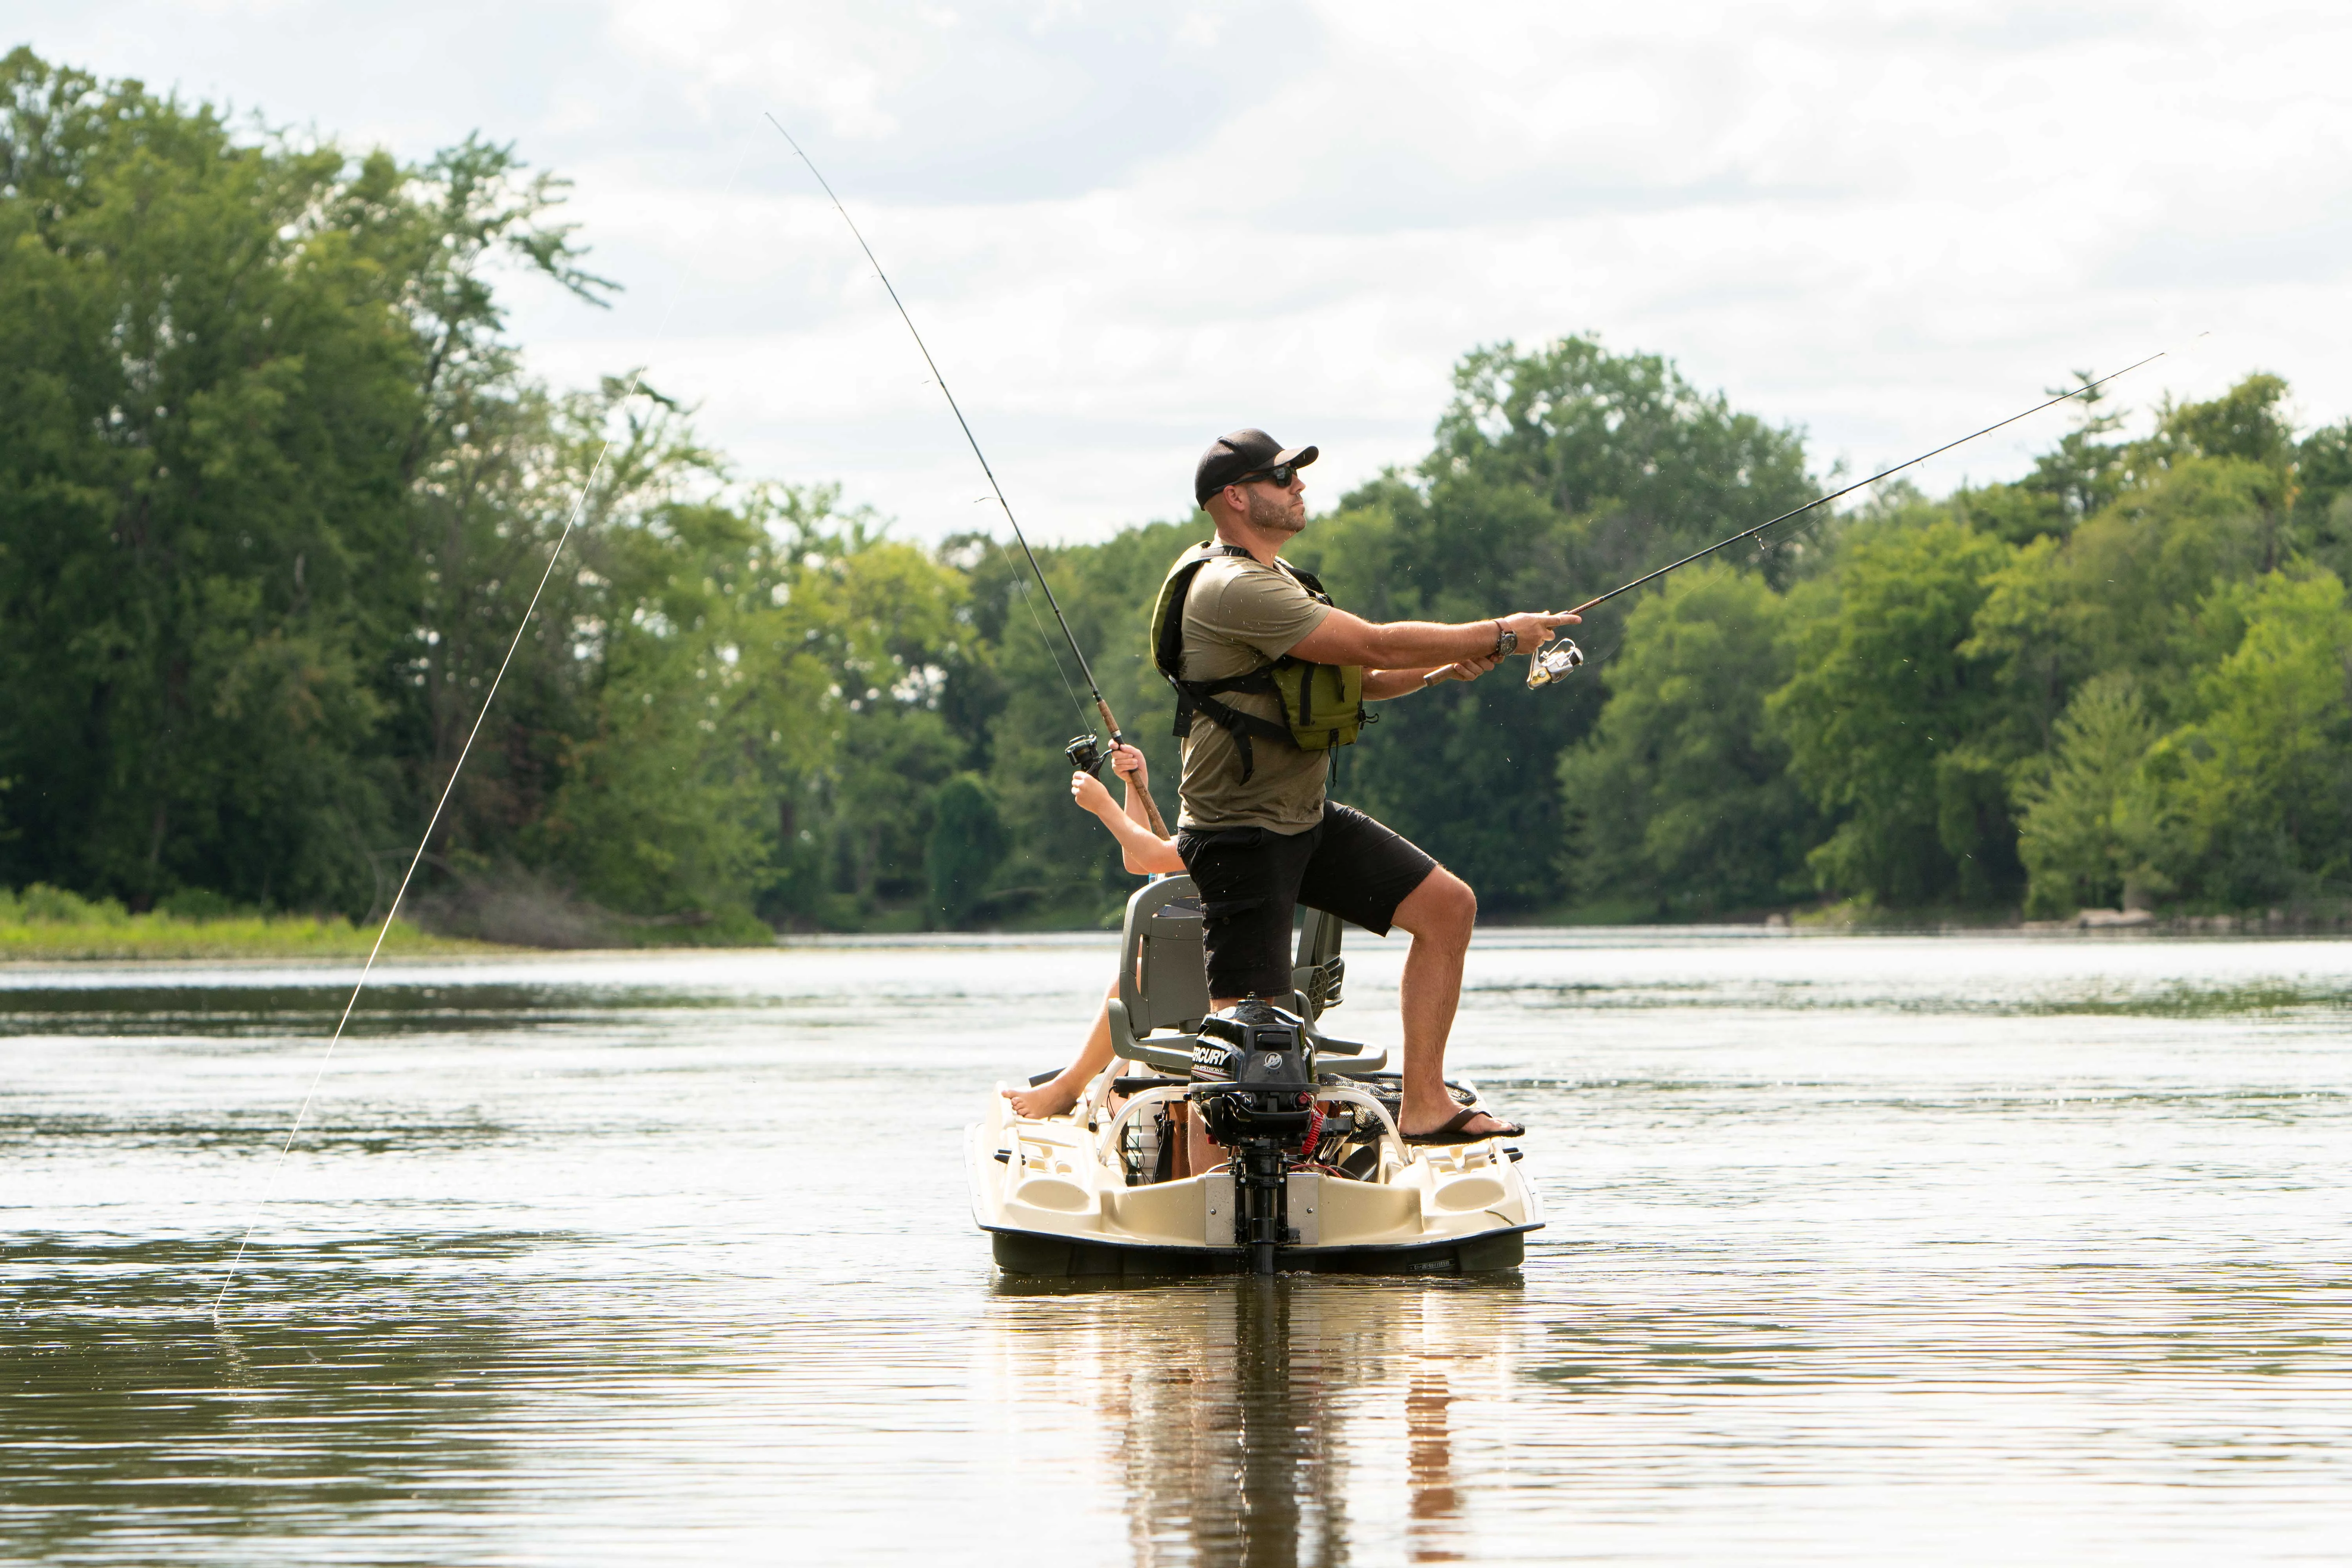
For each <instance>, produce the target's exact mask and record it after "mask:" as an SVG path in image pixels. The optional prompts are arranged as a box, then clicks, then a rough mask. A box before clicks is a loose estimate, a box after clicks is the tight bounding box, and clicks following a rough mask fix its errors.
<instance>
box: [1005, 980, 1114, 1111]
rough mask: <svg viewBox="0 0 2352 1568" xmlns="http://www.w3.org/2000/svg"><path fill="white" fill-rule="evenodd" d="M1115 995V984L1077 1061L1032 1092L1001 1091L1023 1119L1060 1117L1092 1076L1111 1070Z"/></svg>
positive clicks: (1084, 1091) (1084, 1090) (1084, 1089)
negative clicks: (1111, 1011)
mask: <svg viewBox="0 0 2352 1568" xmlns="http://www.w3.org/2000/svg"><path fill="white" fill-rule="evenodd" d="M1116 995H1118V981H1116V980H1114V981H1112V982H1111V983H1110V990H1109V991H1108V993H1107V994H1106V995H1105V997H1104V1000H1103V1005H1102V1010H1101V1011H1100V1012H1098V1013H1097V1014H1096V1015H1095V1026H1094V1028H1093V1030H1092V1031H1091V1032H1090V1033H1089V1034H1088V1035H1087V1043H1086V1046H1085V1047H1084V1048H1083V1049H1081V1050H1080V1051H1079V1052H1078V1059H1077V1060H1076V1061H1074V1062H1072V1063H1071V1064H1070V1065H1069V1066H1068V1067H1066V1068H1063V1069H1062V1070H1061V1071H1060V1072H1057V1073H1055V1075H1054V1076H1053V1077H1052V1078H1049V1079H1046V1080H1045V1082H1044V1083H1041V1084H1038V1085H1036V1086H1034V1088H1030V1089H1006V1090H1005V1091H1004V1098H1005V1099H1007V1100H1011V1101H1012V1102H1013V1110H1016V1111H1018V1112H1020V1113H1021V1114H1022V1115H1024V1116H1059V1115H1061V1114H1062V1112H1064V1111H1065V1110H1069V1109H1070V1107H1072V1106H1073V1105H1076V1103H1077V1102H1078V1096H1080V1095H1082V1094H1084V1093H1086V1091H1087V1085H1088V1084H1090V1083H1092V1082H1094V1080H1095V1075H1096V1074H1097V1073H1098V1072H1100V1071H1102V1069H1103V1068H1107V1067H1108V1066H1110V1001H1109V998H1110V997H1112V996H1116Z"/></svg>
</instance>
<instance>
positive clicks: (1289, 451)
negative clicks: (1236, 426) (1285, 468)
mask: <svg viewBox="0 0 2352 1568" xmlns="http://www.w3.org/2000/svg"><path fill="white" fill-rule="evenodd" d="M1317 457H1318V452H1317V450H1316V448H1315V447H1285V446H1283V444H1282V443H1281V442H1279V441H1277V440H1276V439H1275V438H1274V437H1271V436H1269V435H1267V434H1266V433H1265V431H1263V430H1236V431H1234V433H1233V434H1232V435H1230V436H1220V437H1217V439H1216V442H1215V444H1214V445H1213V446H1212V447H1210V448H1209V449H1208V450H1207V451H1205V452H1203V453H1202V454H1201V461H1200V465H1199V466H1198V467H1197V468H1194V469H1193V470H1192V499H1193V500H1196V501H1198V502H1199V503H1200V504H1201V505H1202V506H1206V505H1208V504H1209V498H1210V497H1211V496H1213V495H1215V494H1216V493H1217V492H1218V491H1219V490H1221V489H1224V488H1225V487H1226V486H1227V485H1229V484H1232V483H1233V482H1234V480H1235V479H1240V478H1241V477H1242V476H1243V475H1244V474H1255V473H1256V472H1258V471H1259V470H1261V469H1264V468H1273V467H1274V466H1275V465H1276V464H1277V463H1295V464H1297V466H1298V467H1299V468H1305V467H1306V466H1307V464H1309V463H1311V462H1313V461H1314V460H1315V459H1316V458H1317Z"/></svg>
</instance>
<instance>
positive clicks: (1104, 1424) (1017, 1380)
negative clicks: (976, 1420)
mask: <svg viewBox="0 0 2352 1568" xmlns="http://www.w3.org/2000/svg"><path fill="white" fill-rule="evenodd" d="M1523 1296H1524V1289H1523V1287H1522V1285H1521V1282H1520V1280H1519V1278H1518V1276H1517V1274H1504V1275H1496V1276H1488V1277H1485V1278H1472V1279H1444V1280H1437V1279H1430V1280H1416V1279H1361V1278H1345V1277H1343V1278H1332V1277H1327V1276H1312V1275H1280V1276H1276V1277H1274V1278H1271V1279H1218V1280H1213V1281H1212V1280H1198V1281H1187V1282H1182V1283H1173V1284H1166V1285H1156V1286H1126V1287H1120V1286H1118V1285H1096V1286H1091V1287H1090V1286H1088V1285H1087V1284H1086V1283H1084V1282H1078V1281H1043V1280H1030V1279H1017V1278H1005V1279H1000V1280H999V1281H998V1283H997V1286H996V1289H995V1295H994V1299H993V1300H992V1301H991V1303H990V1310H989V1313H988V1320H987V1323H986V1326H985V1328H984V1329H983V1331H982V1339H981V1346H982V1349H981V1355H982V1361H983V1363H984V1364H983V1365H982V1367H981V1368H980V1369H979V1371H980V1375H979V1376H978V1377H977V1378H976V1379H975V1383H976V1384H977V1385H978V1386H977V1389H976V1392H978V1393H979V1394H980V1395H981V1397H982V1400H983V1401H984V1402H985V1404H986V1405H989V1406H991V1407H992V1408H994V1409H996V1410H997V1411H1000V1412H1002V1413H1003V1420H1004V1427H1003V1434H1004V1436H1006V1438H1007V1439H1008V1440H1010V1441H1011V1442H1013V1444H1014V1445H1015V1446H1016V1447H1026V1448H1029V1449H1031V1453H1030V1454H1029V1455H1024V1456H1023V1457H1024V1459H1026V1458H1033V1457H1034V1459H1035V1460H1037V1461H1038V1462H1041V1463H1048V1464H1051V1463H1063V1464H1074V1465H1075V1467H1076V1468H1074V1469H1072V1470H1070V1471H1069V1472H1067V1473H1069V1474H1070V1475H1071V1479H1072V1480H1073V1482H1074V1483H1077V1482H1079V1481H1080V1479H1081V1478H1082V1477H1083V1478H1084V1479H1085V1485H1084V1489H1085V1490H1086V1491H1087V1492H1088V1493H1091V1494H1092V1495H1094V1496H1097V1497H1102V1498H1105V1499H1106V1500H1108V1498H1111V1497H1118V1496H1123V1497H1124V1499H1125V1500H1126V1510H1125V1511H1126V1515H1127V1529H1128V1532H1129V1541H1130V1543H1131V1546H1132V1556H1133V1561H1135V1562H1136V1563H1145V1564H1149V1563H1165V1562H1207V1563H1248V1564H1261V1563H1262V1564H1269V1565H1278V1564H1291V1563H1302V1564H1303V1563H1345V1562H1348V1561H1349V1560H1350V1558H1351V1556H1352V1555H1353V1552H1351V1549H1350V1547H1351V1541H1352V1540H1353V1539H1354V1538H1356V1537H1359V1536H1360V1537H1362V1538H1364V1539H1366V1540H1378V1541H1379V1542H1381V1547H1382V1549H1381V1550H1379V1551H1375V1552H1370V1553H1368V1555H1370V1556H1372V1557H1376V1558H1381V1559H1387V1560H1393V1558H1394V1555H1395V1552H1396V1543H1398V1542H1402V1546H1403V1556H1404V1559H1405V1560H1406V1561H1408V1562H1415V1563H1446V1562H1456V1561H1461V1560H1462V1554H1463V1549H1464V1547H1465V1542H1464V1540H1463V1538H1462V1535H1461V1531H1462V1525H1463V1520H1462V1512H1463V1507H1464V1504H1463V1498H1464V1497H1465V1486H1464V1482H1465V1479H1466V1476H1467V1473H1468V1472H1471V1471H1475V1472H1476V1473H1477V1475H1478V1477H1479V1479H1480V1487H1481V1491H1482V1494H1483V1495H1488V1496H1492V1495H1494V1493H1493V1489H1494V1487H1495V1485H1496V1481H1497V1480H1498V1479H1501V1477H1500V1474H1499V1472H1501V1471H1503V1470H1505V1469H1507V1461H1508V1455H1507V1442H1506V1433H1505V1431H1504V1430H1503V1428H1502V1426H1501V1423H1500V1421H1499V1420H1490V1421H1481V1420H1480V1418H1479V1416H1480V1411H1481V1407H1482V1406H1488V1405H1491V1406H1492V1407H1494V1408H1496V1409H1497V1410H1499V1407H1500V1405H1501V1404H1502V1402H1503V1401H1505V1400H1506V1399H1507V1398H1508V1397H1509V1394H1510V1392H1511V1386H1512V1384H1513V1383H1514V1382H1515V1381H1516V1376H1517V1365H1518V1363H1519V1361H1520V1359H1521V1353H1520V1352H1521V1349H1522V1344H1523V1339H1522V1336H1523V1334H1524V1333H1526V1332H1527V1331H1528V1329H1527V1326H1526V1324H1525V1321H1524V1320H1523V1317H1522V1315H1521V1312H1520V1307H1521V1303H1522V1300H1523ZM1055 1434H1062V1435H1066V1436H1076V1438H1077V1440H1078V1441H1077V1445H1076V1447H1077V1451H1076V1452H1074V1453H1066V1454H1065V1453H1055V1452H1048V1450H1050V1449H1058V1448H1059V1447H1060V1446H1061V1445H1059V1444H1056V1443H1055V1442H1054V1441H1053V1435H1055ZM1076 1490H1077V1487H1076V1485H1074V1487H1073V1495H1076ZM1047 1555H1048V1556H1050V1555H1051V1553H1050V1552H1048V1553H1047Z"/></svg>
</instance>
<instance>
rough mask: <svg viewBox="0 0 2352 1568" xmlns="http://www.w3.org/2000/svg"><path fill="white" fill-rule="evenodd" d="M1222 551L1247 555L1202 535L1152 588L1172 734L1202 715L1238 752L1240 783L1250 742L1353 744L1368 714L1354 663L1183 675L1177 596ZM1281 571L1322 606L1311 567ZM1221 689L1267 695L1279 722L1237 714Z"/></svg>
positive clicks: (1154, 644) (1317, 746)
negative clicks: (1170, 694) (1171, 697)
mask: <svg viewBox="0 0 2352 1568" xmlns="http://www.w3.org/2000/svg"><path fill="white" fill-rule="evenodd" d="M1222 555H1239V556H1243V557H1244V558H1248V557H1249V552H1248V551H1246V550H1244V549H1243V548H1241V546H1239V545H1237V544H1223V543H1219V542H1216V541H1214V540H1202V542H1200V543H1198V544H1196V545H1194V546H1193V547H1192V549H1190V550H1188V551H1186V552H1184V554H1183V556H1182V557H1181V559H1179V560H1178V561H1177V563H1176V569H1175V570H1174V571H1172V572H1171V573H1169V574H1168V580H1167V581H1166V582H1164V583H1162V584H1160V602H1159V603H1158V604H1156V605H1153V606H1152V608H1151V659H1152V662H1153V663H1154V664H1156V665H1158V666H1159V667H1160V674H1161V675H1163V676H1165V677H1167V678H1168V684H1169V685H1171V686H1172V687H1174V688H1175V689H1176V729H1175V731H1174V732H1175V735H1176V737H1177V739H1179V740H1181V739H1183V738H1184V737H1185V736H1187V735H1190V734H1191V733H1192V720H1193V718H1194V716H1195V715H1203V716H1205V717H1207V718H1208V719H1209V720H1210V721H1213V722H1214V723H1216V724H1218V725H1220V726H1222V727H1223V729H1224V730H1225V731H1226V732H1227V733H1229V734H1231V735H1232V736H1233V738H1234V747H1235V749H1237V750H1238V751H1239V752H1241V757H1242V781H1243V782H1244V784H1246V783H1247V782H1249V777H1250V775H1251V774H1252V773H1255V772H1256V770H1257V759H1256V757H1255V755H1254V754H1253V752H1252V751H1251V742H1252V741H1253V740H1259V741H1276V742H1288V743H1289V744H1291V745H1294V746H1297V748H1298V749H1299V750H1300V751H1303V752H1328V751H1329V750H1331V749H1332V748H1333V747H1335V746H1351V745H1353V744H1355V742H1356V736H1357V734H1358V733H1359V732H1360V731H1362V729H1363V727H1364V725H1365V723H1366V721H1367V720H1368V718H1369V716H1368V715H1367V714H1366V713H1365V712H1364V667H1363V666H1362V665H1360V664H1316V663H1314V662H1312V661H1310V660H1307V659H1303V658H1291V657H1290V656H1289V655H1288V654H1285V655H1283V657H1282V658H1277V659H1275V660H1273V661H1272V662H1271V663H1267V664H1262V665H1260V666H1258V668H1255V669H1253V670H1249V671H1247V672H1245V673H1244V674H1241V675H1230V676H1226V677H1225V678H1223V679H1220V680H1187V679H1184V678H1183V670H1184V595H1186V594H1187V593H1188V592H1190V591H1191V589H1192V579H1193V578H1195V577H1197V576H1199V575H1200V574H1201V568H1202V567H1203V566H1205V565H1207V564H1208V563H1210V562H1212V561H1214V560H1216V559H1217V558H1218V557H1219V556H1222ZM1278 570H1281V571H1286V572H1287V573H1289V574H1290V575H1291V576H1293V577H1295V578H1297V581H1298V584H1299V586H1301V587H1303V588H1305V589H1306V590H1307V593H1308V594H1310V595H1313V596H1314V597H1316V598H1317V599H1319V600H1321V601H1322V602H1323V603H1324V604H1327V605H1328V604H1330V603H1331V595H1328V594H1327V593H1325V592H1324V591H1323V584H1322V583H1321V582H1320V581H1319V580H1318V578H1317V577H1316V575H1315V574H1314V573H1312V572H1304V571H1301V570H1299V569H1298V568H1297V567H1296V566H1293V565H1291V564H1289V563H1287V562H1285V563H1283V564H1282V565H1281V566H1280V567H1279V568H1278ZM1229 691H1251V692H1260V693H1265V692H1271V693H1273V694H1274V695H1275V696H1276V697H1279V698H1280V699H1281V700H1282V716H1283V721H1282V722H1280V723H1276V721H1273V720H1271V719H1261V718H1259V717H1258V716H1257V715H1256V714H1255V713H1244V712H1243V711H1241V710H1239V709H1237V708H1234V707H1232V706H1231V705H1229V704H1227V703H1223V702H1220V701H1218V700H1217V699H1218V698H1219V697H1221V696H1223V695H1224V694H1225V693H1226V692H1229Z"/></svg>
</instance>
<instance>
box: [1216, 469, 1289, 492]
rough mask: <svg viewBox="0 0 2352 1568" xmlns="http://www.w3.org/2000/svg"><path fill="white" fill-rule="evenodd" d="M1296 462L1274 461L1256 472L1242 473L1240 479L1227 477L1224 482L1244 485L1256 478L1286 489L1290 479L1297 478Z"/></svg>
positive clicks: (1277, 487)
mask: <svg viewBox="0 0 2352 1568" xmlns="http://www.w3.org/2000/svg"><path fill="white" fill-rule="evenodd" d="M1297 474H1298V465H1297V464H1296V463H1276V465H1275V466H1274V467H1272V468H1260V469H1259V470H1258V471H1257V472H1256V473H1254V474H1244V475H1243V476H1242V477H1241V478H1240V479H1229V480H1227V481H1226V483H1228V484H1235V485H1246V484H1249V483H1252V482H1253V481H1255V480H1257V479H1264V480H1265V482H1266V483H1268V484H1270V485H1272V486H1274V487H1275V488H1276V489H1285V490H1286V489H1289V488H1290V481H1291V480H1292V479H1295V478H1297Z"/></svg>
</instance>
